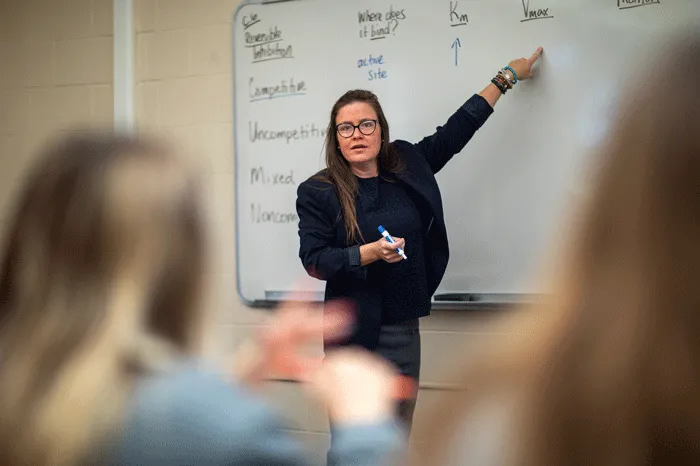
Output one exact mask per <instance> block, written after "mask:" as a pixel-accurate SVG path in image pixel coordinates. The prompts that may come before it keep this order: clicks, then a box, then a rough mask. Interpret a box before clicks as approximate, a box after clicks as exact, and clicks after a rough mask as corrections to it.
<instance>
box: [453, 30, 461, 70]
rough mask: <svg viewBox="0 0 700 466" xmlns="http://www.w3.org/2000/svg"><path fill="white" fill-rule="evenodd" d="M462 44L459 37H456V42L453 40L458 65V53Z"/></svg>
mask: <svg viewBox="0 0 700 466" xmlns="http://www.w3.org/2000/svg"><path fill="white" fill-rule="evenodd" d="M461 46H462V44H461V43H460V42H459V37H458V38H456V39H455V41H454V42H452V47H451V48H453V49H455V66H457V55H459V48H460V47H461Z"/></svg>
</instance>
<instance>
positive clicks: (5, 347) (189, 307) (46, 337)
mask: <svg viewBox="0 0 700 466" xmlns="http://www.w3.org/2000/svg"><path fill="white" fill-rule="evenodd" d="M202 226H203V224H202V222H201V220H200V204H199V200H198V187H197V182H196V179H195V178H194V177H193V176H192V175H191V172H190V170H189V169H188V168H187V167H186V166H185V165H183V164H181V163H180V162H179V161H178V160H177V159H175V158H173V157H172V156H171V155H170V154H169V152H168V150H167V149H165V148H164V147H161V146H160V144H158V143H155V142H152V141H145V140H140V139H132V138H128V137H121V136H113V135H90V136H76V137H69V138H68V139H67V140H64V141H62V142H60V143H59V144H57V145H53V147H52V148H51V149H50V150H49V151H48V153H47V154H46V155H45V157H42V159H41V161H40V162H39V163H38V164H37V166H36V167H35V168H34V170H33V171H32V172H31V173H30V175H29V177H28V181H27V184H26V188H25V190H24V192H23V193H22V195H21V198H20V200H19V203H18V207H17V211H16V214H15V218H14V221H13V223H12V225H11V228H10V229H9V231H8V233H7V235H8V236H7V238H6V243H5V244H6V245H5V248H4V249H3V250H2V263H1V265H0V464H3V465H10V466H19V465H26V466H28V465H40V466H45V465H46V466H48V465H52V466H53V465H75V464H82V463H84V462H85V461H88V462H89V461H90V459H88V458H90V457H91V456H92V455H95V454H98V451H99V450H100V449H101V448H106V444H107V442H108V441H109V439H110V435H111V434H113V433H114V432H115V430H117V429H118V426H119V423H120V420H121V418H122V414H123V409H124V406H125V402H126V398H127V395H128V393H129V390H130V387H131V384H132V382H133V380H134V376H135V375H136V374H137V373H139V372H141V371H143V370H149V369H152V368H155V367H156V366H157V365H160V364H161V363H165V362H166V361H167V360H168V359H170V356H169V355H171V354H172V356H174V355H175V353H178V352H188V351H190V350H193V349H194V346H195V345H196V344H197V343H198V341H197V339H198V338H199V336H198V335H197V333H198V328H199V324H200V323H199V319H200V317H199V309H198V305H199V299H200V296H199V295H200V289H201V286H200V282H201V277H202V268H203V265H204V253H203V251H204V239H203V231H202V230H203V229H202ZM97 462H101V461H97Z"/></svg>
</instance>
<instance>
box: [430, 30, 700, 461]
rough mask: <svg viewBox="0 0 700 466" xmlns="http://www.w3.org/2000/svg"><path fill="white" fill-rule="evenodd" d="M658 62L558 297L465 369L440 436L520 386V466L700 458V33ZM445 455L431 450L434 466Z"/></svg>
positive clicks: (440, 445)
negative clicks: (693, 80) (693, 81)
mask: <svg viewBox="0 0 700 466" xmlns="http://www.w3.org/2000/svg"><path fill="white" fill-rule="evenodd" d="M652 63H653V67H652V66H649V67H648V68H646V69H644V70H641V71H640V73H641V74H640V76H639V77H638V79H639V81H640V85H639V86H638V87H635V88H634V89H633V90H632V91H631V92H630V93H629V95H628V96H627V99H626V101H625V102H626V103H625V106H624V107H623V112H622V114H621V115H620V117H619V119H618V121H617V122H616V123H615V125H614V128H613V130H612V132H611V135H610V138H609V141H608V142H607V146H606V147H605V148H604V150H603V151H602V152H601V156H602V158H601V162H602V163H601V165H600V170H599V172H598V176H597V179H596V185H595V189H594V191H593V195H592V197H591V199H590V200H589V201H588V202H587V204H586V206H585V210H584V212H583V217H582V224H581V225H578V227H577V231H576V234H575V235H574V238H573V240H572V241H571V243H570V245H569V249H567V252H566V253H565V254H564V255H562V256H561V264H560V267H558V268H557V269H556V272H557V273H556V274H555V275H556V276H557V284H556V286H555V288H554V291H555V292H554V294H553V295H552V296H550V297H549V298H548V299H547V300H545V301H543V302H540V303H536V304H534V305H533V306H530V307H529V309H523V310H521V312H514V313H513V314H512V315H510V316H508V317H506V318H505V322H504V323H503V327H502V329H503V328H507V329H508V330H507V331H508V332H515V333H517V334H519V336H517V337H516V338H513V340H514V341H512V342H511V343H510V344H504V345H503V346H502V347H494V346H489V348H488V352H489V354H490V355H484V358H483V359H482V360H481V361H480V362H479V363H477V364H475V365H473V366H472V367H470V368H469V369H467V370H466V371H465V372H464V373H463V374H464V375H463V377H464V378H463V384H464V386H465V387H467V388H466V389H465V392H462V393H461V394H460V395H459V396H457V397H456V399H451V400H450V402H449V403H448V402H445V403H444V404H443V405H442V406H441V407H439V408H438V409H437V413H439V414H437V415H436V417H435V419H433V420H432V425H434V426H437V427H436V430H435V431H434V432H437V436H436V437H437V438H438V439H447V438H450V437H452V439H454V432H453V431H452V430H453V429H456V428H457V427H458V426H459V425H460V423H462V424H461V425H464V424H463V421H464V419H465V415H466V417H469V415H470V412H472V411H473V410H474V409H477V407H478V406H479V404H480V403H481V402H482V400H484V399H485V398H486V397H488V396H489V395H490V394H493V393H503V392H504V390H506V389H511V392H516V393H517V401H518V410H517V415H515V414H514V417H513V418H512V419H511V421H512V425H511V427H512V428H513V432H511V433H512V434H513V436H514V438H515V439H516V442H517V443H516V444H515V445H514V447H513V450H512V451H511V453H512V456H508V457H507V460H508V464H514V465H522V466H535V465H536V466H544V465H547V464H568V465H571V464H595V465H616V466H632V465H640V464H647V465H661V464H695V463H697V461H698V458H700V426H699V425H698V422H697V420H698V418H700V396H699V394H700V339H698V335H699V334H700V286H699V285H700V266H699V264H700V123H698V122H700V106H699V105H698V103H699V102H700V86H693V85H690V86H688V85H686V84H685V83H684V82H683V79H682V77H683V76H698V75H700V35H698V34H697V33H691V34H686V35H681V37H680V38H676V40H675V41H673V42H672V45H671V46H669V47H666V48H664V51H663V53H662V54H661V55H660V56H659V57H657V58H656V60H654V61H651V62H650V65H651V64H652ZM499 343H503V342H499ZM462 433H464V432H462ZM445 449H446V442H445V441H443V440H438V441H436V442H435V443H434V444H433V445H430V446H428V448H427V449H426V450H424V451H423V452H421V454H422V455H423V457H422V459H423V461H426V462H425V463H424V464H439V463H440V462H441V460H440V458H443V457H444V454H445ZM426 458H429V459H426Z"/></svg>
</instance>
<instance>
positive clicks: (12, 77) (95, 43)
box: [0, 0, 113, 229]
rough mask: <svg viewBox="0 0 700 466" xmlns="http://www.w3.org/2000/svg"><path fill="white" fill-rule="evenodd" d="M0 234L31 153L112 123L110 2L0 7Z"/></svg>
mask: <svg viewBox="0 0 700 466" xmlns="http://www.w3.org/2000/svg"><path fill="white" fill-rule="evenodd" d="M0 63H2V65H0V66H2V73H0V222H2V223H0V229H2V227H4V225H5V223H6V219H7V215H8V207H9V204H10V202H11V199H12V193H13V190H14V188H15V187H16V186H17V185H18V181H19V180H20V179H21V174H22V172H23V170H24V169H25V168H26V166H27V164H28V163H29V162H30V161H31V158H32V156H33V155H35V154H36V152H37V149H38V148H39V147H40V146H41V144H42V143H43V142H45V141H46V139H47V138H48V137H51V136H52V135H55V134H56V133H58V132H61V131H68V130H75V129H79V128H94V127H102V126H105V125H107V126H109V125H111V123H112V113H113V111H112V108H113V104H112V1H111V0H52V1H43V0H1V1H0Z"/></svg>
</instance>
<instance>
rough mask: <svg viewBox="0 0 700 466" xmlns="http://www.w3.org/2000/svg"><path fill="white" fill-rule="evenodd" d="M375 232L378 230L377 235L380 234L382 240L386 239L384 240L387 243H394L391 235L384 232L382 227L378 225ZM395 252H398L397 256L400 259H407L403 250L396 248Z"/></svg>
mask: <svg viewBox="0 0 700 466" xmlns="http://www.w3.org/2000/svg"><path fill="white" fill-rule="evenodd" d="M377 230H379V233H381V234H382V236H383V237H384V238H386V240H387V241H388V242H390V243H393V242H394V238H392V237H391V235H390V234H389V232H388V231H386V230H385V229H384V227H383V226H381V225H379V226H378V227H377ZM396 252H398V253H399V255H400V256H401V257H403V258H404V259H408V257H406V254H404V252H403V249H401V248H396Z"/></svg>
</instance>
